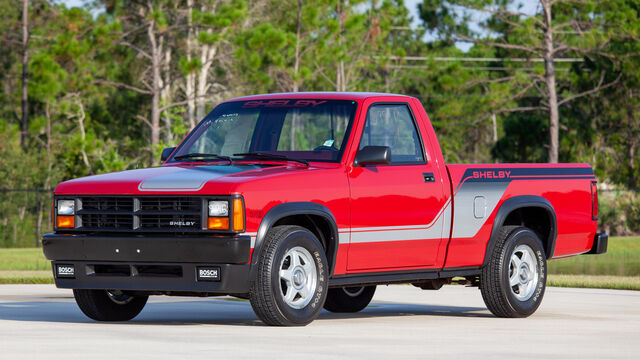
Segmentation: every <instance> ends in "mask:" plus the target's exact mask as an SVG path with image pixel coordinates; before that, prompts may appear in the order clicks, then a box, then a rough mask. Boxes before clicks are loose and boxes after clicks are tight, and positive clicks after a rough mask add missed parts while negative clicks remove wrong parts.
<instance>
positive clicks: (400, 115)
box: [358, 104, 424, 164]
mask: <svg viewBox="0 0 640 360" xmlns="http://www.w3.org/2000/svg"><path fill="white" fill-rule="evenodd" d="M365 146H388V147H389V148H390V149H391V164H418V163H424V154H423V152H422V145H421V143H420V137H419V136H418V132H417V131H416V126H415V123H414V121H413V117H412V116H411V113H410V112H409V109H408V108H407V106H406V105H402V104H398V105H396V104H386V105H373V106H371V107H370V108H369V111H368V113H367V119H366V120H365V125H364V129H363V132H362V137H361V139H360V146H359V148H358V149H362V148H364V147H365Z"/></svg>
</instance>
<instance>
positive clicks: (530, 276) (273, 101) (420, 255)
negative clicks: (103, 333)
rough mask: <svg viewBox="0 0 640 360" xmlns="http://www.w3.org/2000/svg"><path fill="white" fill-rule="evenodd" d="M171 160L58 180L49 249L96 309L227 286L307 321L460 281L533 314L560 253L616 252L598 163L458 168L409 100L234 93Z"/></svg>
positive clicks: (507, 309)
mask: <svg viewBox="0 0 640 360" xmlns="http://www.w3.org/2000/svg"><path fill="white" fill-rule="evenodd" d="M462 136H464V135H462ZM162 160H163V161H164V163H163V165H162V166H160V167H155V168H149V169H137V170H129V171H122V172H117V173H111V174H102V175H95V176H89V177H85V178H80V179H75V180H70V181H65V182H63V183H61V184H59V185H58V186H57V188H56V190H55V194H54V195H55V197H54V202H55V203H54V218H55V220H54V233H52V234H46V235H44V238H43V249H44V253H45V255H46V257H47V259H49V260H52V267H53V272H54V275H55V282H56V285H57V286H58V287H60V288H69V289H73V293H74V296H75V299H76V302H77V304H78V305H79V307H80V309H81V310H82V311H83V312H84V313H85V314H86V315H87V316H88V317H90V318H92V319H95V320H101V321H124V320H129V319H132V318H134V317H135V316H136V315H138V313H139V312H140V311H141V310H142V308H143V307H144V306H145V303H146V301H147V299H148V297H149V296H150V295H179V296H217V295H232V296H237V297H242V298H248V299H249V300H250V302H251V305H252V307H253V309H254V311H255V312H256V314H257V315H258V317H259V318H260V319H261V320H262V321H263V322H265V323H267V324H270V325H305V324H308V323H309V322H311V321H313V319H315V318H316V317H317V316H318V313H319V312H320V311H321V309H322V308H323V307H324V308H325V309H327V310H329V311H333V312H355V311H360V310H362V309H364V308H365V307H366V306H367V305H368V304H369V302H370V301H371V298H372V297H373V294H374V291H375V286H376V285H377V284H391V283H411V284H413V285H415V286H418V287H421V288H423V289H439V288H440V287H441V286H442V285H443V284H449V283H451V282H461V281H464V282H465V283H466V284H468V285H475V286H478V287H480V290H481V292H482V297H483V299H484V301H485V303H486V305H487V307H488V308H489V310H490V311H491V312H492V313H493V314H495V315H496V316H499V317H525V316H528V315H531V314H532V313H533V312H534V311H535V310H536V309H537V308H538V306H539V305H540V302H541V300H542V297H543V295H544V291H545V283H546V276H547V273H546V270H547V266H546V263H547V260H548V259H554V258H562V257H567V256H572V255H578V254H602V253H604V252H606V248H607V235H606V234H601V233H597V217H598V197H597V190H596V179H595V177H594V173H593V170H592V169H591V167H590V166H589V165H588V164H472V165H459V164H455V165H451V164H450V165H445V163H444V158H443V156H442V153H441V151H440V145H439V144H438V140H437V138H436V135H435V133H434V131H433V128H432V126H431V123H430V121H429V118H428V116H427V114H426V112H425V111H424V109H423V107H422V105H421V104H420V102H419V101H418V100H417V99H415V98H412V97H408V96H402V95H391V94H377V93H295V94H270V95H259V96H249V97H242V98H237V99H233V100H229V101H226V102H224V103H222V104H220V105H218V106H217V107H216V108H215V109H214V110H213V111H212V112H211V113H210V114H209V115H207V116H206V118H205V119H204V120H203V121H202V122H201V123H200V124H199V125H198V126H197V127H196V128H195V129H194V130H193V131H192V132H191V133H190V134H189V135H188V136H187V137H186V138H185V139H184V141H183V142H182V144H180V146H178V147H177V148H168V149H165V150H164V151H163V153H162Z"/></svg>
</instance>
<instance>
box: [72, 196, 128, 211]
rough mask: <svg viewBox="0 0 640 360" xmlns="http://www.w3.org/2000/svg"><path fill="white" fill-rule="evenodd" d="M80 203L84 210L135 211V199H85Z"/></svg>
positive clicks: (81, 199)
mask: <svg viewBox="0 0 640 360" xmlns="http://www.w3.org/2000/svg"><path fill="white" fill-rule="evenodd" d="M80 201H81V202H82V209H84V210H106V211H133V198H118V197H83V198H80Z"/></svg>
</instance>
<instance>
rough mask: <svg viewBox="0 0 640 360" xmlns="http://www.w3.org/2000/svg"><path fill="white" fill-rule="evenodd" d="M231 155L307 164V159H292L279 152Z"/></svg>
mask: <svg viewBox="0 0 640 360" xmlns="http://www.w3.org/2000/svg"><path fill="white" fill-rule="evenodd" d="M233 156H244V157H248V158H256V159H262V160H284V161H295V162H299V163H301V164H305V165H307V166H309V162H308V161H307V160H302V159H294V158H290V157H288V156H285V155H281V154H271V153H266V152H260V151H257V152H248V153H239V154H233Z"/></svg>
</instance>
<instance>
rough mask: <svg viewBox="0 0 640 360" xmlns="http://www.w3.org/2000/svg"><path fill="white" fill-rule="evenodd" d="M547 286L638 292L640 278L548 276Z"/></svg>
mask: <svg viewBox="0 0 640 360" xmlns="http://www.w3.org/2000/svg"><path fill="white" fill-rule="evenodd" d="M547 285H549V286H557V287H572V288H598V289H617V290H640V276H616V275H557V274H549V275H548V277H547Z"/></svg>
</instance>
